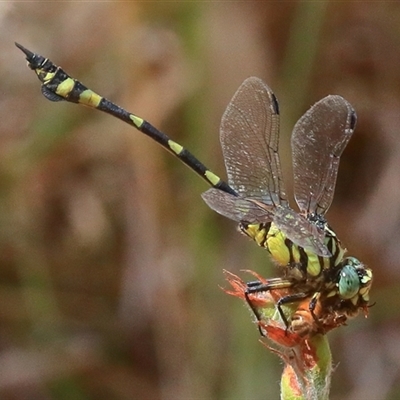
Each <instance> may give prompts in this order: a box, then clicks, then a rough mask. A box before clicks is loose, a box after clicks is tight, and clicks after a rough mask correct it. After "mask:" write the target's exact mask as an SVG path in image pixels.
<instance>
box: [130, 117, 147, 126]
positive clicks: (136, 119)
mask: <svg viewBox="0 0 400 400" xmlns="http://www.w3.org/2000/svg"><path fill="white" fill-rule="evenodd" d="M129 118H130V119H131V120H132V122H133V124H134V125H135V126H136V127H137V128H140V127H141V126H142V125H143V122H144V120H143V119H142V118H139V117H137V116H136V115H134V114H131V115H130V116H129Z"/></svg>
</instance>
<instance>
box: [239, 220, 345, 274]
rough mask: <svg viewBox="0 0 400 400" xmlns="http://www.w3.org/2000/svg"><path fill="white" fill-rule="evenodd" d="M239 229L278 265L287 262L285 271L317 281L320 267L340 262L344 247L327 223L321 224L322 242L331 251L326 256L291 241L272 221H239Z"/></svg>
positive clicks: (336, 264) (331, 266) (284, 265)
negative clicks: (288, 270) (323, 231)
mask: <svg viewBox="0 0 400 400" xmlns="http://www.w3.org/2000/svg"><path fill="white" fill-rule="evenodd" d="M240 229H241V231H242V232H243V233H245V234H246V235H247V236H249V237H250V238H251V239H253V240H254V241H255V242H256V243H257V244H258V245H259V246H261V247H265V248H266V249H267V250H268V251H269V253H270V254H271V256H272V257H273V259H274V260H275V261H276V262H277V264H278V265H280V266H282V267H286V266H290V267H291V270H292V272H291V273H289V274H290V275H293V277H294V278H296V279H306V278H312V279H315V280H316V281H318V279H317V278H318V277H321V278H322V273H323V272H324V271H328V270H330V269H331V270H333V269H334V268H335V267H337V266H338V265H339V264H340V262H341V261H342V260H343V257H344V253H345V251H346V250H345V249H344V248H343V247H342V246H341V244H340V241H339V239H338V238H337V236H336V234H335V232H333V231H332V230H331V229H330V228H329V227H328V226H326V227H325V246H326V247H327V248H328V250H329V251H330V253H331V256H330V257H321V256H319V255H317V254H315V253H314V252H312V251H310V250H307V249H304V248H303V247H300V246H298V245H296V244H294V243H293V242H292V241H291V240H289V239H288V238H287V237H286V235H285V234H284V233H283V232H282V231H281V230H280V229H279V228H278V227H277V226H276V225H275V224H274V223H273V222H270V223H266V224H244V223H242V224H241V225H240Z"/></svg>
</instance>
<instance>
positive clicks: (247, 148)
mask: <svg viewBox="0 0 400 400" xmlns="http://www.w3.org/2000/svg"><path fill="white" fill-rule="evenodd" d="M220 136H221V145H222V151H223V154H224V159H225V166H226V170H227V174H228V180H229V184H230V185H231V186H232V187H233V188H234V189H235V190H236V191H237V192H238V193H239V195H241V196H242V197H247V198H254V199H257V200H259V201H261V202H263V203H265V204H267V205H277V204H286V194H285V192H284V188H283V181H282V173H281V167H280V160H279V154H278V143H279V107H278V101H277V99H276V97H275V95H274V94H273V92H272V90H271V89H270V88H269V87H268V86H267V85H266V84H265V83H264V82H263V81H262V80H261V79H259V78H255V77H251V78H248V79H246V80H245V81H244V82H243V83H242V85H241V86H240V87H239V89H238V90H237V92H236V93H235V95H234V96H233V98H232V100H231V102H230V103H229V105H228V107H227V109H226V111H225V113H224V115H223V117H222V122H221V133H220Z"/></svg>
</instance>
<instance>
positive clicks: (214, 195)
mask: <svg viewBox="0 0 400 400" xmlns="http://www.w3.org/2000/svg"><path fill="white" fill-rule="evenodd" d="M201 197H202V198H203V200H204V201H205V202H206V204H207V205H208V206H209V207H210V208H211V209H213V210H214V211H216V212H217V213H218V214H221V215H223V216H224V217H227V218H229V219H232V220H234V221H237V222H242V221H246V222H248V223H250V224H252V223H259V222H269V221H272V220H273V218H274V214H273V208H272V207H268V206H266V205H265V204H263V207H260V206H259V205H258V204H257V203H253V202H251V201H250V200H248V199H246V198H243V197H237V196H233V195H231V194H229V193H225V192H223V191H221V190H218V189H208V190H207V191H206V192H204V193H203V194H202V195H201Z"/></svg>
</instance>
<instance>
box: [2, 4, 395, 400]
mask: <svg viewBox="0 0 400 400" xmlns="http://www.w3.org/2000/svg"><path fill="white" fill-rule="evenodd" d="M0 22H1V23H0V33H1V38H2V40H1V41H0V49H1V51H0V74H1V79H0V85H1V86H0V90H1V98H0V116H1V117H0V127H1V130H0V133H1V136H0V140H1V146H0V152H1V158H0V220H1V224H0V303H1V307H0V398H1V399H7V400H11V399H12V400H19V399H29V400H30V399H40V400H41V399H78V400H87V399H107V400H110V399H111V400H113V399H118V400H119V399H127V400H128V399H162V400H169V399H233V400H234V399H266V398H268V399H277V398H278V397H279V387H278V382H279V379H280V372H281V368H282V365H281V362H280V360H279V359H278V358H277V357H276V356H274V355H272V354H270V353H269V352H268V351H267V350H266V349H265V348H264V347H263V346H262V345H260V343H258V337H259V336H258V331H257V329H256V327H255V326H254V324H252V322H251V316H250V313H249V312H248V310H247V309H246V308H245V307H244V305H243V304H242V303H241V302H240V301H239V300H237V299H235V298H233V297H230V296H228V295H226V294H224V292H223V291H222V290H221V289H220V287H219V286H222V287H223V286H227V284H226V283H225V282H224V276H223V273H222V270H223V269H228V270H230V271H232V272H234V273H239V274H240V270H241V269H252V270H255V271H257V272H258V273H260V274H262V275H263V276H265V277H272V276H276V275H277V274H278V272H277V270H276V269H275V268H274V267H273V266H272V265H271V263H270V261H269V258H268V255H267V253H266V251H265V250H262V249H259V248H257V247H256V245H255V244H254V243H252V242H250V241H248V240H246V238H244V237H242V236H241V235H239V234H238V233H237V232H236V229H235V224H234V223H233V222H231V221H228V220H226V219H224V218H222V217H220V216H218V215H217V214H216V213H214V212H212V211H211V210H209V209H208V208H207V207H206V205H205V204H204V203H203V201H202V200H201V198H200V193H202V192H203V191H205V190H206V189H207V186H206V185H205V184H204V182H203V181H202V180H201V179H199V178H198V177H197V176H195V175H194V174H193V173H192V172H191V171H189V170H188V169H186V168H185V167H184V166H183V165H182V164H180V163H179V162H178V161H177V160H175V159H174V158H173V157H172V156H171V155H169V154H167V153H166V152H165V151H164V150H163V149H161V148H159V147H158V145H157V144H155V143H154V142H152V141H151V140H150V139H149V138H147V137H144V136H143V135H141V134H140V133H139V132H137V131H135V130H134V129H132V128H130V127H129V126H127V125H124V124H122V123H121V122H119V121H117V120H115V119H113V118H111V117H109V116H107V115H102V114H101V113H98V112H97V111H92V110H89V109H85V108H84V107H79V106H76V105H73V104H67V103H58V104H55V103H50V102H48V101H47V100H45V99H44V98H43V97H42V96H41V94H40V89H39V82H38V81H37V79H36V77H35V76H34V74H33V73H32V72H30V71H29V70H28V69H27V68H26V65H25V61H24V57H23V55H22V53H21V52H20V51H19V50H18V49H16V48H15V47H14V41H18V42H20V43H21V44H22V45H24V46H26V47H27V48H29V49H30V50H32V51H34V52H38V53H40V54H42V55H44V56H46V57H49V58H50V59H51V60H52V61H54V62H55V63H56V64H58V65H61V66H62V67H63V68H64V69H65V70H66V71H67V72H69V73H70V74H71V75H72V76H74V77H76V78H78V79H80V80H81V81H83V82H84V83H85V84H87V85H88V86H89V87H91V88H92V89H94V90H96V91H98V92H99V93H100V94H102V95H104V96H106V97H108V98H110V99H112V100H113V101H115V102H117V103H118V104H121V105H122V106H124V107H125V108H126V109H128V110H130V111H133V112H135V113H137V114H138V115H140V116H143V117H144V118H146V119H147V120H149V121H150V122H151V123H152V124H154V125H155V126H157V127H159V128H161V129H162V130H164V131H165V132H167V133H168V134H169V135H170V136H171V137H172V138H174V139H175V140H177V141H179V142H180V143H182V144H183V145H185V146H186V147H187V148H189V149H190V150H191V151H192V152H193V153H194V154H195V155H197V156H198V157H199V159H200V160H202V161H204V163H205V164H206V165H207V166H209V167H210V168H211V169H212V170H213V171H215V172H216V173H218V174H221V175H222V176H224V165H223V160H222V155H221V150H220V145H219V139H218V129H219V121H220V118H221V115H222V113H223V111H224V108H225V107H226V105H227V104H228V102H229V100H230V98H231V97H232V95H233V94H234V92H235V90H236V89H237V88H238V86H239V85H240V83H241V82H242V81H243V80H244V79H245V78H246V77H248V76H251V75H256V76H259V77H261V78H262V79H263V80H265V81H266V82H267V83H268V84H269V85H270V86H271V87H272V88H273V90H274V91H275V94H276V95H277V97H278V99H279V100H280V105H281V111H282V113H281V114H282V134H281V156H282V162H283V164H284V174H285V178H286V186H287V188H288V191H289V192H290V188H291V185H292V181H291V162H290V147H289V141H290V134H291V127H292V126H293V124H294V123H295V121H296V120H297V119H298V118H299V117H300V116H301V115H302V113H303V112H304V111H306V109H307V108H308V107H309V106H310V105H311V104H313V103H314V102H315V101H317V100H319V99H320V98H322V97H323V96H325V95H327V94H340V95H342V96H343V97H345V98H346V99H347V100H349V101H350V102H351V103H352V105H353V106H354V108H355V109H356V110H357V113H358V117H359V120H358V126H357V129H356V132H355V135H354V136H353V139H352V140H351V142H350V144H349V146H348V148H347V149H346V151H345V153H344V156H343V158H342V162H341V167H340V171H339V178H338V184H337V189H336V196H335V200H334V203H333V206H332V208H331V210H330V211H329V213H328V219H329V221H330V223H331V225H332V226H333V227H334V228H335V230H336V231H337V233H338V235H339V237H340V238H341V240H342V241H343V243H345V245H346V246H347V248H348V249H349V254H351V255H355V256H357V257H358V258H360V259H361V260H363V262H364V263H366V264H367V265H368V266H370V267H372V268H373V269H374V274H375V282H374V287H373V291H372V301H373V302H376V305H375V306H374V307H372V308H371V310H370V317H369V318H368V319H364V318H363V317H362V316H359V317H358V318H357V319H355V320H354V321H351V323H350V324H349V326H347V327H343V328H340V329H338V330H337V331H335V332H332V333H331V334H330V335H329V336H330V342H331V345H332V351H333V357H334V361H335V363H336V364H335V369H336V370H335V372H334V375H333V387H332V396H331V398H332V399H350V400H358V399H371V400H372V399H373V400H377V399H398V398H400V384H399V382H400V373H399V368H400V333H399V332H400V330H399V322H400V321H399V317H400V294H399V293H400V284H399V282H400V266H399V261H398V260H399V255H400V245H399V243H400V172H399V171H400V124H399V122H400V4H399V3H398V2H327V1H326V2H325V1H319V2H301V1H292V2H280V3H279V2H194V1H193V2H162V1H160V2H41V1H32V2H2V3H0ZM242 276H243V277H245V275H244V274H242ZM245 278H246V277H245Z"/></svg>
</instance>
